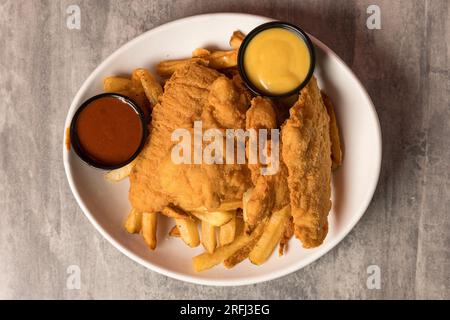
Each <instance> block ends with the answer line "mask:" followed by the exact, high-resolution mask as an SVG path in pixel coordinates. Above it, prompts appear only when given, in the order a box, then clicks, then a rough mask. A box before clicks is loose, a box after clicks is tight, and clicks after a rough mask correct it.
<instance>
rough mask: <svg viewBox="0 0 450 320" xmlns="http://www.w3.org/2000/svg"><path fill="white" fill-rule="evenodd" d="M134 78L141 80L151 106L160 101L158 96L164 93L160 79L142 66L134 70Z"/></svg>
mask: <svg viewBox="0 0 450 320" xmlns="http://www.w3.org/2000/svg"><path fill="white" fill-rule="evenodd" d="M133 79H137V80H138V81H139V82H140V85H141V87H142V88H143V90H144V93H145V95H146V96H147V99H148V101H150V104H151V106H152V107H153V106H155V105H156V104H157V103H158V97H159V96H160V95H162V94H163V89H162V87H161V85H160V84H159V83H158V81H156V80H155V78H154V77H153V76H152V74H151V73H150V72H149V71H148V70H146V69H142V68H140V69H136V70H134V71H133V74H132V81H133ZM135 81H136V80H135Z"/></svg>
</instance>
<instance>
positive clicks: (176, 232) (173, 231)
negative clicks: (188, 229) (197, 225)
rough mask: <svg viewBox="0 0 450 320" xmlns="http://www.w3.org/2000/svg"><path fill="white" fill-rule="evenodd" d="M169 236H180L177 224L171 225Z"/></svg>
mask: <svg viewBox="0 0 450 320" xmlns="http://www.w3.org/2000/svg"><path fill="white" fill-rule="evenodd" d="M169 236H171V237H178V238H179V237H180V230H179V229H178V227H177V226H173V227H172V229H170V231H169Z"/></svg>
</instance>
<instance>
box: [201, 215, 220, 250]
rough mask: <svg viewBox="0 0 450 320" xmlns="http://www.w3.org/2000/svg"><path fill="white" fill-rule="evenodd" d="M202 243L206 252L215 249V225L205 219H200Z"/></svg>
mask: <svg viewBox="0 0 450 320" xmlns="http://www.w3.org/2000/svg"><path fill="white" fill-rule="evenodd" d="M201 241H202V244H203V247H204V248H205V249H206V251H207V252H209V253H213V252H214V250H215V249H216V245H217V239H216V227H215V226H213V225H212V224H209V223H208V222H206V221H202V240H201Z"/></svg>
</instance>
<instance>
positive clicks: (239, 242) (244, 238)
mask: <svg viewBox="0 0 450 320" xmlns="http://www.w3.org/2000/svg"><path fill="white" fill-rule="evenodd" d="M262 230H263V224H260V225H259V226H258V227H257V228H256V229H255V230H253V232H252V233H251V234H250V235H247V234H245V233H242V234H241V235H240V236H238V237H237V238H236V239H235V240H234V241H233V242H232V243H230V244H228V245H226V246H223V247H219V248H217V249H216V251H214V253H212V254H211V253H208V252H205V253H202V254H200V255H198V256H195V257H194V258H192V266H193V268H194V270H195V272H201V271H205V270H208V269H210V268H212V267H214V266H216V265H218V264H220V263H221V262H223V261H224V260H226V259H227V258H229V257H230V256H231V255H233V254H234V253H235V252H237V251H238V250H239V249H241V248H242V247H244V246H246V245H248V243H250V242H251V241H252V240H253V239H255V238H256V237H258V236H260V235H261V232H262Z"/></svg>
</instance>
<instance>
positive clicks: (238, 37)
mask: <svg viewBox="0 0 450 320" xmlns="http://www.w3.org/2000/svg"><path fill="white" fill-rule="evenodd" d="M244 38H245V35H244V34H243V33H242V32H241V31H239V30H237V31H235V32H233V34H232V35H231V38H230V47H232V48H233V49H239V47H240V46H241V44H242V41H244Z"/></svg>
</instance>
